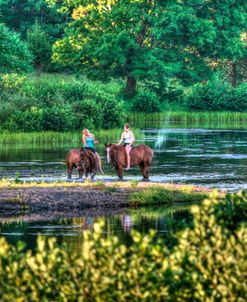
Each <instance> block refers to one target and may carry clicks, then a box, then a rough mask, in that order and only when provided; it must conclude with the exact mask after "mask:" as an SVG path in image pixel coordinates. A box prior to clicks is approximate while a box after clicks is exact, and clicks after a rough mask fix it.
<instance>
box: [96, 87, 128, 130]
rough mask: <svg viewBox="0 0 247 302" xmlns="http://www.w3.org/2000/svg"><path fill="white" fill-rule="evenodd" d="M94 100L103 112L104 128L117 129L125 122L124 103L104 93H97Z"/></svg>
mask: <svg viewBox="0 0 247 302" xmlns="http://www.w3.org/2000/svg"><path fill="white" fill-rule="evenodd" d="M92 98H93V99H94V100H95V101H96V103H97V105H98V106H100V109H101V111H102V127H103V128H104V129H111V128H117V127H119V126H121V125H122V124H123V122H124V116H125V109H124V103H123V101H122V100H120V99H116V98H115V97H114V96H113V95H111V94H109V93H106V92H104V91H97V92H96V93H95V94H94V95H93V96H92Z"/></svg>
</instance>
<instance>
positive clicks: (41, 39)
mask: <svg viewBox="0 0 247 302" xmlns="http://www.w3.org/2000/svg"><path fill="white" fill-rule="evenodd" d="M27 42H28V45H29V49H30V50H31V52H32V54H33V56H34V60H33V65H34V66H35V68H36V69H37V70H49V69H50V68H51V47H52V45H51V42H50V41H49V36H48V35H47V34H46V32H45V31H44V30H43V29H42V27H41V26H40V25H39V24H38V23H35V25H33V26H32V27H31V28H30V29H29V30H28V31H27Z"/></svg>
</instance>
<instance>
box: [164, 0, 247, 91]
mask: <svg viewBox="0 0 247 302" xmlns="http://www.w3.org/2000/svg"><path fill="white" fill-rule="evenodd" d="M159 26H160V28H163V29H164V30H163V33H162V34H161V40H166V44H170V45H172V48H173V49H174V47H175V49H178V52H179V53H180V54H181V55H182V56H184V58H185V60H186V62H187V64H188V65H189V64H191V62H192V66H196V65H195V64H193V60H198V61H201V62H202V65H201V66H202V67H204V68H203V69H202V74H205V71H206V69H205V68H207V69H208V72H209V71H210V70H212V69H214V68H215V67H217V66H220V65H222V63H223V64H226V63H227V62H231V66H232V73H231V74H232V78H231V82H232V84H233V86H236V79H237V74H236V73H237V61H238V60H240V59H242V58H244V57H245V56H246V50H247V47H246V46H247V44H246V39H244V33H246V29H247V2H246V1H245V0H221V1H215V0H208V1H203V0H183V1H174V2H173V4H172V5H170V6H169V9H168V10H167V11H166V12H165V13H164V14H162V18H161V20H160V21H159ZM159 32H161V31H159ZM199 66H200V65H197V66H196V67H197V68H198V67H199ZM204 76H205V75H204Z"/></svg>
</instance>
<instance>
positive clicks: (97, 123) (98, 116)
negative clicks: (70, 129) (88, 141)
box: [73, 99, 103, 129]
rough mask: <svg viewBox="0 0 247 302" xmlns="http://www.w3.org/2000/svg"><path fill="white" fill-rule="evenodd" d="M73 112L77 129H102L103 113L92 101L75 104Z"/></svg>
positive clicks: (87, 100)
mask: <svg viewBox="0 0 247 302" xmlns="http://www.w3.org/2000/svg"><path fill="white" fill-rule="evenodd" d="M73 111H74V114H75V117H76V124H75V128H76V129H82V128H94V127H96V128H100V127H101V126H102V124H103V113H102V110H101V108H100V106H99V105H98V104H97V103H96V102H95V101H94V100H90V99H86V100H83V101H80V102H75V103H74V104H73Z"/></svg>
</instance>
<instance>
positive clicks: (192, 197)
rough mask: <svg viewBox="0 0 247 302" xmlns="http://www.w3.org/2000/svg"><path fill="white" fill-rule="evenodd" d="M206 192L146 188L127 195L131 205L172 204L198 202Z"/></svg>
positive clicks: (205, 195) (203, 197)
mask: <svg viewBox="0 0 247 302" xmlns="http://www.w3.org/2000/svg"><path fill="white" fill-rule="evenodd" d="M207 196H208V194H206V193H202V192H199V193H198V192H194V191H193V190H187V189H180V190H176V189H166V188H161V187H160V188H159V187H156V188H147V189H144V190H142V191H139V192H134V193H132V194H131V195H130V197H129V202H130V204H132V205H172V204H175V203H181V202H191V203H193V202H200V201H202V200H204V199H205V198H206V197H207Z"/></svg>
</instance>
